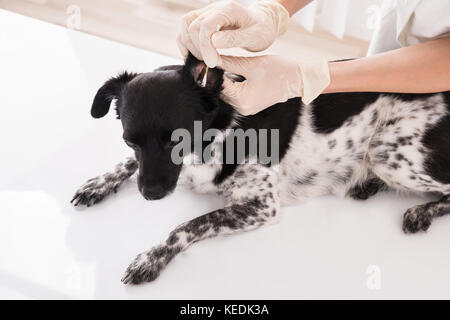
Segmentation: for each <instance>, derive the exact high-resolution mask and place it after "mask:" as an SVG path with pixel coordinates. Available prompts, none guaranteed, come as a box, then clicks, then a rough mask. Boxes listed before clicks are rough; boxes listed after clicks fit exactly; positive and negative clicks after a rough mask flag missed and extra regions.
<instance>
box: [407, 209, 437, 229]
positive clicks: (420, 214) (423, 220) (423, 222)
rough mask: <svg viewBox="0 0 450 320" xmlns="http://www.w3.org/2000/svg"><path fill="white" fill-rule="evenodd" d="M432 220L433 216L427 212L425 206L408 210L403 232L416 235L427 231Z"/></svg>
mask: <svg viewBox="0 0 450 320" xmlns="http://www.w3.org/2000/svg"><path fill="white" fill-rule="evenodd" d="M432 219H433V218H432V216H431V215H430V214H429V213H428V212H427V211H426V208H425V207H424V206H417V207H414V208H411V209H408V210H407V211H406V212H405V214H404V215H403V232H405V233H416V232H418V231H427V230H428V228H429V227H430V225H431V221H432Z"/></svg>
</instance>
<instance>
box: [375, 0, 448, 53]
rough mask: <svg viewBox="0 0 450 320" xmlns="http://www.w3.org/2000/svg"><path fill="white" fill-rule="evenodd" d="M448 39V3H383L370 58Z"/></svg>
mask: <svg viewBox="0 0 450 320" xmlns="http://www.w3.org/2000/svg"><path fill="white" fill-rule="evenodd" d="M446 36H450V1H449V0H384V2H383V5H382V8H381V12H380V17H379V20H378V23H377V27H376V28H375V31H374V35H373V39H372V41H371V43H370V47H369V50H368V53H367V55H372V54H376V53H380V52H384V51H389V50H393V49H398V48H401V47H405V46H410V45H414V44H417V43H420V42H425V41H428V40H432V39H437V38H442V37H446Z"/></svg>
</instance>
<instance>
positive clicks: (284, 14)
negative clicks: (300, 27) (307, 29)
mask: <svg viewBox="0 0 450 320" xmlns="http://www.w3.org/2000/svg"><path fill="white" fill-rule="evenodd" d="M252 7H253V8H258V9H259V10H262V11H264V12H265V13H266V14H267V15H269V16H270V17H271V19H272V21H273V23H274V25H275V27H276V28H277V35H279V36H280V35H282V34H284V33H285V32H286V30H287V27H288V23H289V12H288V11H287V10H286V8H285V7H284V6H283V5H282V4H281V3H279V2H277V1H271V0H260V1H258V2H256V3H255V4H253V5H252Z"/></svg>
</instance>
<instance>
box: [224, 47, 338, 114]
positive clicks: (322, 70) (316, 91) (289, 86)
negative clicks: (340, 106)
mask: <svg viewBox="0 0 450 320" xmlns="http://www.w3.org/2000/svg"><path fill="white" fill-rule="evenodd" d="M221 58H222V59H221V64H220V65H219V67H220V68H222V69H223V70H225V71H227V72H231V73H235V74H238V75H241V76H243V77H245V79H246V80H245V81H243V82H234V81H232V80H231V79H228V78H227V77H225V80H224V84H223V86H224V89H223V91H222V94H223V95H224V98H225V99H226V100H227V101H228V102H229V103H230V104H231V105H232V106H233V107H234V108H235V109H236V110H237V111H238V112H239V113H240V114H242V115H251V114H255V113H258V112H259V111H261V110H263V109H265V108H267V107H270V106H271V105H274V104H276V103H279V102H285V101H287V100H288V99H291V98H295V97H302V101H303V103H305V104H308V103H311V102H312V101H313V100H314V99H315V98H317V96H318V95H320V93H322V91H323V90H325V88H326V87H328V85H329V84H330V73H329V70H328V62H327V61H326V60H325V59H320V60H316V61H309V62H302V63H297V62H295V61H292V60H289V59H287V58H284V57H282V56H277V55H266V56H258V57H230V56H222V57H221Z"/></svg>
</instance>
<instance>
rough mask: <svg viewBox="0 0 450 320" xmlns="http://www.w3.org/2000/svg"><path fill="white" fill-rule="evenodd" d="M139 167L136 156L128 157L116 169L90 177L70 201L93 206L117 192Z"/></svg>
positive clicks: (75, 203)
mask: <svg viewBox="0 0 450 320" xmlns="http://www.w3.org/2000/svg"><path fill="white" fill-rule="evenodd" d="M137 169H138V162H137V161H136V159H135V158H133V157H131V158H128V159H127V160H126V161H125V162H121V163H119V164H118V165H116V167H115V169H114V171H112V172H108V173H105V174H104V175H101V176H98V177H95V178H92V179H89V180H88V181H87V182H86V183H85V184H84V185H82V186H81V187H80V188H79V189H78V190H77V192H76V193H75V195H74V197H73V198H72V200H71V201H70V202H71V203H73V204H74V205H75V206H77V205H79V204H84V205H86V206H88V207H89V206H91V205H93V204H96V203H98V202H100V201H101V200H102V199H103V198H105V197H106V196H107V195H108V194H110V193H112V192H116V191H117V188H119V186H120V185H121V184H122V183H123V182H124V181H125V180H127V179H128V178H129V177H131V176H132V175H133V174H134V173H135V172H136V170H137Z"/></svg>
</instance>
